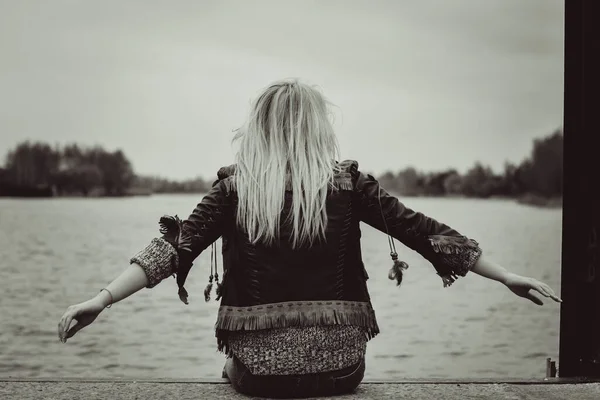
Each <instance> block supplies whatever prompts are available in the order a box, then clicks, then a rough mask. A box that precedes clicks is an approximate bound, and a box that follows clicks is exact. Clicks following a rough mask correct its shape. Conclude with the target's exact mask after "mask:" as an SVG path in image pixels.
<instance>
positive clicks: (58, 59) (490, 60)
mask: <svg viewBox="0 0 600 400" xmlns="http://www.w3.org/2000/svg"><path fill="white" fill-rule="evenodd" d="M563 3H564V2H563V1H559V0H451V1H449V0H419V1H415V0H369V1H367V0H363V1H357V0H304V1H300V0H295V1H288V0H272V1H267V0H252V1H244V0H236V1H233V0H225V1H223V0H215V1H212V0H190V1H187V0H164V1H162V0H160V1H159V0H105V1H92V0H70V1H69V0H52V1H31V0H19V1H14V0H0V161H1V162H3V161H4V156H5V155H6V153H7V152H8V151H9V150H10V149H12V148H14V147H15V145H16V144H17V143H19V142H21V141H24V140H31V141H43V142H46V143H50V144H53V145H54V144H58V145H64V144H68V143H73V142H75V143H78V144H80V145H82V146H84V147H85V146H92V145H96V144H98V145H101V146H103V147H105V148H106V149H108V150H111V151H113V150H116V149H121V150H123V151H124V153H125V154H126V156H127V157H128V158H129V159H130V161H131V162H132V165H133V167H134V170H135V172H136V173H138V174H142V175H160V176H163V177H167V178H170V179H188V178H194V177H197V176H202V177H205V178H209V179H212V178H213V177H214V176H215V175H216V171H217V170H218V169H219V168H220V167H221V166H224V165H229V164H231V163H233V162H234V154H235V150H236V147H235V146H232V145H231V139H232V137H233V132H232V131H233V130H234V129H236V128H238V127H239V126H240V125H242V123H243V122H244V119H245V117H246V115H247V113H248V111H249V106H250V102H251V101H252V100H253V99H254V98H255V96H257V95H258V94H259V93H260V91H261V90H262V89H263V88H264V87H266V86H267V85H269V84H270V83H271V82H273V81H276V80H279V79H282V78H290V77H295V78H300V79H301V80H302V81H304V82H306V83H309V84H314V85H317V86H318V87H319V88H320V89H321V90H322V92H323V93H324V94H325V96H326V97H327V98H328V99H329V100H330V101H331V102H332V103H333V104H335V105H336V107H335V109H334V112H335V123H334V127H335V129H336V132H337V136H338V141H339V143H340V148H341V158H342V159H355V160H358V161H359V164H360V168H361V169H362V170H364V171H368V172H371V173H374V174H380V173H383V172H384V171H386V170H393V171H398V170H400V169H403V168H405V167H407V166H414V167H416V168H417V169H419V170H423V171H439V170H443V169H447V168H456V169H457V170H459V171H460V172H465V171H466V170H468V168H469V167H471V166H472V165H473V164H474V163H475V162H476V161H481V162H483V163H484V164H487V165H490V166H491V167H492V168H493V169H494V170H495V171H497V172H500V171H501V170H502V168H503V165H504V163H505V162H506V161H510V162H513V163H519V162H520V161H522V160H523V159H524V158H525V157H527V156H528V155H529V153H530V151H531V148H532V143H533V139H534V138H539V137H544V136H547V135H549V134H551V133H552V132H553V131H554V130H556V129H557V128H560V127H561V126H562V118H563V82H564V80H563V71H564V65H563V61H564V56H563V48H564V4H563Z"/></svg>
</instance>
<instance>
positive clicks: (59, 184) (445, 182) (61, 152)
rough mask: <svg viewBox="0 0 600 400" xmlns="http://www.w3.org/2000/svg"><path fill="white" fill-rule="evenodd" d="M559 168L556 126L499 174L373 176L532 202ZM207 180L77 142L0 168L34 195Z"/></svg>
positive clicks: (438, 192)
mask: <svg viewBox="0 0 600 400" xmlns="http://www.w3.org/2000/svg"><path fill="white" fill-rule="evenodd" d="M562 167H563V133H562V131H561V130H557V131H556V132H554V133H553V134H551V135H550V136H548V137H546V138H543V139H536V140H535V141H534V143H533V149H532V152H531V155H530V156H529V157H527V158H526V159H525V160H524V161H523V162H521V163H520V164H519V165H514V164H511V163H507V164H506V165H505V167H504V171H503V172H502V173H500V174H495V173H494V172H493V171H492V169H491V168H490V167H487V166H484V165H483V164H481V163H479V162H478V163H475V165H474V166H473V167H472V168H471V169H470V170H469V171H467V173H465V174H463V175H461V174H459V173H458V172H457V171H456V170H453V169H450V170H447V171H440V172H429V173H425V172H420V171H418V170H416V169H415V168H412V167H410V168H406V169H404V170H401V171H398V172H396V173H394V172H391V171H388V172H386V173H384V174H383V175H381V176H379V177H378V179H379V181H380V182H381V185H382V186H383V187H385V188H386V189H387V190H389V191H391V192H395V193H397V194H400V195H404V196H467V197H480V198H488V197H493V196H505V197H513V198H520V199H522V198H526V197H529V198H530V199H531V198H532V199H533V200H527V202H530V203H531V202H535V201H536V199H538V200H539V199H552V198H559V197H561V196H562V185H563V175H562ZM211 184H212V181H207V180H204V179H203V178H200V177H198V178H196V179H191V180H187V181H173V180H168V179H164V178H160V177H151V176H138V175H136V174H135V173H134V171H133V168H132V165H131V162H130V161H129V160H128V159H127V157H126V156H125V154H124V153H123V152H122V151H121V150H116V151H113V152H111V151H107V150H105V149H103V148H102V147H100V146H94V147H91V148H82V147H80V146H78V145H77V144H70V145H67V146H65V147H62V148H60V147H58V146H56V147H51V146H50V145H48V144H45V143H30V142H23V143H21V144H19V145H17V146H16V148H15V149H14V150H11V151H10V152H9V153H8V154H7V156H6V162H5V165H4V168H0V195H12V196H30V195H36V190H37V191H38V192H37V193H38V195H58V196H61V195H83V196H88V195H94V196H97V195H100V196H123V195H131V194H151V193H206V192H207V191H208V190H209V189H210V187H211ZM40 193H41V194H40ZM542 204H543V201H542V202H540V205H542Z"/></svg>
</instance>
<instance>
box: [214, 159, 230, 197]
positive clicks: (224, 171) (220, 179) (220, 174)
mask: <svg viewBox="0 0 600 400" xmlns="http://www.w3.org/2000/svg"><path fill="white" fill-rule="evenodd" d="M235 170H236V164H231V165H226V166H224V167H221V168H219V170H218V171H217V180H215V181H214V182H213V184H212V187H213V188H215V187H220V188H221V189H224V190H225V191H226V192H227V193H229V192H231V190H232V189H233V176H234V175H235Z"/></svg>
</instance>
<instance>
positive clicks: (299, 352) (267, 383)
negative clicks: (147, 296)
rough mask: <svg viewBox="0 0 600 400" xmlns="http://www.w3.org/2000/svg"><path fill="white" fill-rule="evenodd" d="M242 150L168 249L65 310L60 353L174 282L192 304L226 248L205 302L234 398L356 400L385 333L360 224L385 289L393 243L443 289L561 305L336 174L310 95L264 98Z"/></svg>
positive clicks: (348, 173)
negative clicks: (480, 281) (462, 287)
mask: <svg viewBox="0 0 600 400" xmlns="http://www.w3.org/2000/svg"><path fill="white" fill-rule="evenodd" d="M234 140H240V149H239V152H238V153H237V155H236V164H234V165H231V166H229V167H223V168H221V170H219V172H218V174H217V176H218V179H217V181H216V182H215V183H214V184H213V187H212V189H211V191H210V192H209V193H208V194H207V195H206V196H205V197H204V198H203V199H202V201H201V203H200V204H198V205H197V207H196V208H195V210H194V211H193V213H192V214H191V215H190V217H189V218H188V219H187V220H185V221H180V220H179V219H178V218H177V217H163V218H162V219H161V220H160V224H161V233H162V234H163V236H162V237H160V238H155V239H153V240H152V241H151V243H150V244H149V245H148V247H147V248H145V249H144V250H142V251H141V252H140V253H138V254H137V255H136V256H134V257H133V258H132V259H131V262H130V264H131V265H130V266H129V268H128V269H126V270H125V271H124V272H123V273H122V274H121V275H120V276H119V277H118V278H117V279H115V280H114V281H113V282H112V283H111V284H109V285H108V286H107V287H106V288H104V289H102V290H101V291H100V293H99V294H98V295H96V296H95V297H94V298H92V299H90V300H88V301H86V302H84V303H81V304H77V305H74V306H71V307H69V308H68V309H67V311H66V312H65V314H64V315H63V317H62V319H61V320H60V323H59V326H58V334H59V337H60V339H61V340H62V341H63V342H66V340H67V339H68V338H70V337H72V336H73V335H74V334H75V333H77V332H78V331H79V330H81V329H82V328H84V327H85V326H87V325H89V324H90V323H92V322H93V321H94V320H95V318H96V317H97V316H98V315H99V314H100V312H102V310H103V309H104V308H105V307H108V306H110V305H111V304H113V303H116V302H118V301H121V300H122V299H124V298H126V297H128V296H130V295H131V294H133V293H135V292H137V291H138V290H140V289H142V288H144V287H148V288H151V287H154V286H156V285H157V284H158V283H159V282H160V281H162V280H163V279H165V278H167V277H169V276H171V275H174V274H175V275H176V276H177V283H178V286H179V297H180V298H181V300H182V301H183V302H184V303H185V304H187V292H186V290H185V288H184V282H185V279H186V277H187V275H188V272H189V271H190V268H191V266H192V262H193V260H194V259H195V258H196V257H198V255H199V254H200V253H201V252H202V251H203V250H205V249H206V248H207V247H208V246H210V245H213V251H214V242H215V241H216V240H217V239H218V238H219V237H222V239H223V277H222V278H223V280H222V281H221V282H219V276H218V273H217V271H216V269H215V270H214V273H213V270H212V266H211V275H210V277H209V285H208V286H207V288H206V290H205V298H206V299H207V301H208V299H209V298H210V293H211V290H212V286H213V282H214V284H215V285H216V293H217V300H219V299H220V300H221V303H220V304H221V305H220V308H219V311H218V315H217V322H216V337H217V346H218V349H219V350H220V351H223V352H224V353H226V355H227V356H228V357H227V361H226V364H225V370H224V375H226V376H227V377H228V378H229V379H230V381H231V383H232V385H233V387H234V388H235V389H236V390H237V391H239V392H242V393H246V394H250V395H257V396H270V397H290V396H293V397H301V396H315V395H333V394H342V393H348V392H352V391H353V390H354V389H355V388H356V387H357V386H358V384H359V383H360V382H361V380H362V378H363V375H364V369H365V363H364V355H365V350H366V343H367V341H368V340H369V339H371V338H373V337H374V336H375V335H377V334H378V333H379V327H378V325H377V320H376V318H375V313H374V311H373V308H372V306H371V301H370V297H369V292H368V290H367V285H366V281H367V279H368V276H367V272H366V270H365V268H364V265H363V262H362V257H361V250H360V227H359V223H360V221H363V222H365V223H367V224H369V225H371V226H373V227H375V228H376V229H378V230H380V231H382V232H385V233H387V234H388V235H389V237H388V238H389V239H390V249H391V256H392V260H393V267H392V269H391V270H390V273H389V277H390V279H395V280H396V281H397V283H398V285H399V284H400V282H401V280H402V273H403V270H405V269H406V268H407V267H408V266H407V265H406V264H405V263H403V262H400V261H398V257H397V254H396V252H395V249H394V246H393V244H394V241H393V239H392V238H395V239H397V240H399V241H401V242H402V243H404V244H405V245H407V246H408V247H410V248H411V249H413V250H415V251H417V252H418V253H420V254H421V255H422V256H423V257H424V258H426V259H427V260H428V261H430V262H431V263H432V265H433V266H434V268H435V269H436V270H437V273H438V275H440V277H441V278H442V281H443V284H444V287H446V286H450V285H451V284H452V282H454V280H455V279H456V278H457V277H458V276H465V275H466V273H467V272H468V271H472V272H474V273H476V274H479V275H482V276H484V277H486V278H489V279H493V280H496V281H499V282H501V283H503V284H504V285H506V286H507V287H508V288H509V289H510V290H512V291H513V292H514V293H515V294H517V295H518V296H521V297H525V298H527V299H529V300H531V301H533V302H534V303H536V304H540V305H541V304H542V301H541V300H540V299H539V298H538V297H536V296H535V295H533V294H532V292H533V291H537V292H538V293H540V294H541V295H543V296H546V297H549V298H551V299H553V300H555V301H561V300H560V299H559V298H558V297H557V296H556V295H555V294H554V292H553V291H552V289H551V288H550V287H548V286H547V285H546V284H544V283H542V282H539V281H537V280H535V279H532V278H527V277H522V276H518V275H516V274H513V273H509V272H508V271H506V270H505V269H504V268H502V267H500V266H499V265H497V264H494V263H493V262H491V261H489V260H488V259H487V258H485V257H482V256H481V254H482V251H481V249H480V247H479V245H478V243H477V242H476V241H475V240H472V239H468V238H466V237H464V236H462V235H460V234H459V233H458V232H457V231H455V230H454V229H452V228H450V227H449V226H447V225H444V224H443V223H440V222H437V221H435V220H434V219H431V218H428V217H427V216H425V215H423V214H421V213H418V212H414V211H412V210H410V209H408V208H406V207H405V206H404V205H403V204H402V203H400V202H399V201H398V199H397V198H396V197H394V196H391V195H390V194H388V193H387V192H386V191H385V190H383V189H382V188H380V187H379V184H378V182H377V181H376V180H375V179H374V178H373V177H372V176H371V175H366V174H364V173H362V172H360V171H359V169H358V163H357V162H356V161H352V160H347V161H343V162H337V161H335V160H336V159H338V157H337V155H338V147H337V141H336V138H335V135H334V132H333V128H332V125H331V123H330V121H329V114H328V103H327V101H326V100H325V99H324V97H323V96H322V95H321V94H320V93H319V92H318V91H317V90H316V89H314V88H313V87H310V86H307V85H305V84H303V83H300V82H298V81H296V80H289V81H288V80H286V81H280V82H277V83H274V84H273V85H271V86H269V87H268V88H267V89H265V90H264V91H263V93H262V94H261V95H260V96H259V97H258V98H257V100H256V101H255V102H254V104H253V106H252V108H251V113H250V116H249V118H248V120H247V122H246V124H245V125H244V126H243V127H242V128H241V129H240V130H239V131H238V133H237V134H236V136H235V138H234ZM215 259H216V258H215ZM73 320H76V321H77V323H76V324H75V325H74V326H71V323H72V321H73Z"/></svg>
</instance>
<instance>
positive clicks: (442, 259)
mask: <svg viewBox="0 0 600 400" xmlns="http://www.w3.org/2000/svg"><path fill="white" fill-rule="evenodd" d="M429 243H430V244H431V247H432V248H433V251H434V252H435V254H436V255H437V258H436V262H434V267H435V269H436V270H437V272H438V275H439V276H440V277H441V278H442V281H443V284H444V287H448V286H450V285H452V283H454V281H455V280H456V279H457V278H458V277H459V276H465V275H467V272H469V271H470V270H471V269H472V268H473V267H474V266H475V264H476V263H477V261H478V260H479V257H481V253H482V250H481V247H479V243H477V241H475V240H473V239H469V238H467V237H465V236H443V235H431V236H429Z"/></svg>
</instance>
